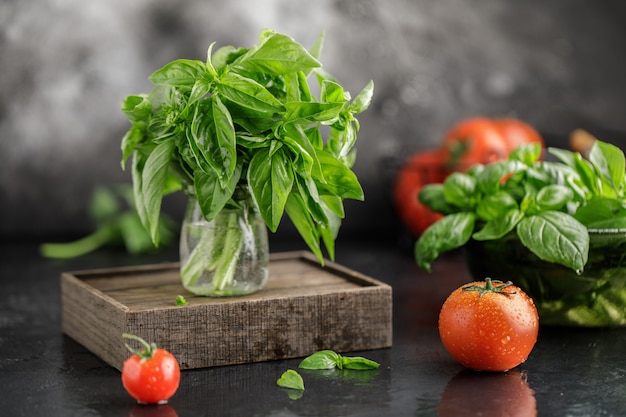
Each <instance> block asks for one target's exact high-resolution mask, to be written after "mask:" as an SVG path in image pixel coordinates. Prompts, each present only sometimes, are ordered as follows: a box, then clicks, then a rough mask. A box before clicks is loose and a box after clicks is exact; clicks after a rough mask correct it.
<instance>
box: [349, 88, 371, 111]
mask: <svg viewBox="0 0 626 417" xmlns="http://www.w3.org/2000/svg"><path fill="white" fill-rule="evenodd" d="M373 96H374V82H373V81H370V82H368V83H367V85H366V86H365V87H364V88H363V90H361V91H360V92H359V94H357V96H356V97H355V98H354V100H353V101H352V103H351V104H350V107H349V110H350V111H351V112H352V113H353V114H358V113H362V112H364V111H365V110H367V108H368V107H369V106H370V103H371V102H372V97H373Z"/></svg>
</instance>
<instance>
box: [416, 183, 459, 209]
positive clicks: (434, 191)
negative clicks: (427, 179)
mask: <svg viewBox="0 0 626 417" xmlns="http://www.w3.org/2000/svg"><path fill="white" fill-rule="evenodd" d="M417 197H418V199H419V201H420V203H422V204H424V205H425V206H427V207H428V208H430V209H431V210H432V211H435V212H437V213H443V214H450V213H454V212H456V211H457V210H458V208H456V207H454V206H452V205H451V204H450V203H448V201H447V200H446V197H445V196H444V193H443V184H426V185H425V186H424V187H422V189H421V190H420V192H419V194H418V195H417Z"/></svg>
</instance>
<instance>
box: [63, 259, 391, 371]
mask: <svg viewBox="0 0 626 417" xmlns="http://www.w3.org/2000/svg"><path fill="white" fill-rule="evenodd" d="M179 294H181V295H183V296H184V297H185V298H186V299H187V301H188V304H186V305H184V306H176V304H175V300H176V297H177V296H178V295H179ZM391 296H392V291H391V287H390V286H389V285H387V284H384V283H382V282H379V281H377V280H375V279H372V278H369V277H367V276H365V275H362V274H360V273H357V272H355V271H352V270H350V269H348V268H346V267H343V266H341V265H338V264H336V263H333V262H328V261H327V262H326V263H325V266H324V267H322V266H320V265H319V263H318V261H317V259H316V258H315V257H314V256H313V255H312V254H311V253H309V252H287V253H277V254H273V255H272V257H271V260H270V274H269V278H268V282H267V284H266V286H265V288H264V289H262V290H261V291H259V292H257V293H255V294H251V295H247V296H241V297H233V298H208V297H200V296H194V295H192V294H190V293H188V292H187V291H186V290H184V289H183V287H182V285H181V283H180V276H179V272H178V264H177V263H169V264H161V265H148V266H140V267H125V268H112V269H101V270H90V271H79V272H64V273H63V274H62V275H61V302H62V325H63V331H64V333H66V334H67V335H68V336H70V337H71V338H73V339H75V340H76V341H77V342H79V343H80V344H82V345H83V346H85V347H86V348H87V349H89V350H91V351H92V352H93V353H95V354H96V355H97V356H99V357H100V358H101V359H103V360H104V361H105V362H107V363H108V364H110V365H111V366H114V367H116V368H117V369H121V367H122V364H123V362H124V360H125V359H126V358H128V357H129V356H130V353H129V352H128V350H127V349H126V347H125V346H124V343H126V342H128V341H127V340H126V339H123V338H122V333H131V334H135V335H138V336H140V337H143V338H144V339H145V340H147V341H148V342H155V343H156V344H157V345H158V346H159V347H162V348H164V349H167V350H169V351H170V352H172V353H173V354H174V355H175V356H176V358H177V359H178V361H179V363H180V366H181V369H191V368H203V367H210V366H219V365H231V364H241V363H248V362H259V361H266V360H272V359H286V358H295V357H303V356H307V355H310V354H312V353H314V352H316V351H318V350H322V349H332V350H334V351H336V352H350V351H356V350H367V349H377V348H385V347H389V346H391V337H392V300H391Z"/></svg>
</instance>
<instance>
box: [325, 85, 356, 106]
mask: <svg viewBox="0 0 626 417" xmlns="http://www.w3.org/2000/svg"><path fill="white" fill-rule="evenodd" d="M320 100H321V101H322V102H323V103H339V104H341V105H343V104H344V103H346V102H347V101H348V100H350V94H348V93H347V92H346V91H345V90H344V89H343V87H342V86H341V85H340V84H339V83H337V82H335V81H330V80H324V81H323V82H322V87H321V90H320Z"/></svg>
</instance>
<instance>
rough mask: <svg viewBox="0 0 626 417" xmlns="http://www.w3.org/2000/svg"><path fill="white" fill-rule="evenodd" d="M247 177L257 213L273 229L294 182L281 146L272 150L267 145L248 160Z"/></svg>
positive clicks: (273, 230) (290, 167) (278, 221)
mask: <svg viewBox="0 0 626 417" xmlns="http://www.w3.org/2000/svg"><path fill="white" fill-rule="evenodd" d="M247 179H248V184H249V185H250V187H251V189H252V195H253V196H254V199H255V200H256V201H257V205H258V207H259V209H260V211H261V216H262V217H263V219H264V220H265V223H266V224H267V226H268V227H269V228H270V230H271V231H272V232H275V231H276V230H277V229H278V225H279V223H280V220H281V218H282V215H283V212H284V210H285V204H286V202H287V198H288V197H289V194H290V193H291V188H292V186H293V182H294V175H293V168H292V164H291V161H290V160H289V159H288V158H286V157H285V156H284V153H283V151H282V149H279V150H278V151H276V152H273V153H272V152H271V150H270V149H268V148H264V149H259V150H258V151H257V152H256V153H255V155H254V156H253V157H252V159H251V160H250V166H249V168H248V178H247Z"/></svg>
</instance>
